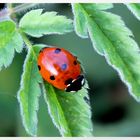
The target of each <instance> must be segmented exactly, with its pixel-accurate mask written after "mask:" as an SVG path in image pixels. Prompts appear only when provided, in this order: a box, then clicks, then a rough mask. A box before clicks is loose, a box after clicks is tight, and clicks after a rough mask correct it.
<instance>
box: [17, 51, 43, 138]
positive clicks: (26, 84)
mask: <svg viewBox="0 0 140 140" xmlns="http://www.w3.org/2000/svg"><path fill="white" fill-rule="evenodd" d="M36 55H37V53H36V52H35V50H34V49H29V50H28V54H27V57H26V60H25V63H24V69H23V75H22V79H21V87H20V90H19V92H18V101H19V103H20V111H21V117H22V120H23V125H24V127H25V129H26V131H27V132H28V133H29V134H30V135H32V136H35V135H36V133H37V122H38V121H37V111H38V108H39V107H38V106H39V96H40V94H41V90H40V83H41V82H42V78H41V76H40V74H39V72H38V67H37V56H36Z"/></svg>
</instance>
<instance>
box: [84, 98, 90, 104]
mask: <svg viewBox="0 0 140 140" xmlns="http://www.w3.org/2000/svg"><path fill="white" fill-rule="evenodd" d="M83 99H84V100H85V102H86V103H87V104H88V105H89V104H90V101H89V99H88V98H87V97H86V96H84V98H83Z"/></svg>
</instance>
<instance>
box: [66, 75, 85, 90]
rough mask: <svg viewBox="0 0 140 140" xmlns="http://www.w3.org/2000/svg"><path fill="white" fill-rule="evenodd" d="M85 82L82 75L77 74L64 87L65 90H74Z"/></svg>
mask: <svg viewBox="0 0 140 140" xmlns="http://www.w3.org/2000/svg"><path fill="white" fill-rule="evenodd" d="M84 84H85V78H84V76H83V75H79V76H78V77H77V78H76V79H74V80H72V81H71V82H70V83H69V84H68V85H67V87H66V89H65V91H66V92H76V91H78V90H80V89H81V88H82V86H83V85H84Z"/></svg>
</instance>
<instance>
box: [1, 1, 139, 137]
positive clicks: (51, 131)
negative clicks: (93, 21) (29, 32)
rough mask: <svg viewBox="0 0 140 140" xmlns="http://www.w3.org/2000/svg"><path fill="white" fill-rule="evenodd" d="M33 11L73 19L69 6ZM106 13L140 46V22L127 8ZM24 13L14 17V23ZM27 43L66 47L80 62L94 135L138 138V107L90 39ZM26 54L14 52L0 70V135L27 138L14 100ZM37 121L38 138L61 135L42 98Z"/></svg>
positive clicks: (63, 38)
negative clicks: (119, 21) (118, 20)
mask: <svg viewBox="0 0 140 140" xmlns="http://www.w3.org/2000/svg"><path fill="white" fill-rule="evenodd" d="M35 8H43V9H44V11H57V12H58V14H62V15H66V16H67V17H69V18H72V19H73V15H72V12H71V5H70V4H39V5H38V6H36V7H35ZM35 8H33V9H35ZM27 11H28V10H27ZM109 11H111V12H113V13H115V14H118V15H120V16H121V17H122V19H123V20H124V21H125V23H126V25H127V27H128V28H130V29H131V30H132V32H133V34H134V36H135V38H134V39H135V40H136V41H137V43H138V44H139V45H140V35H139V33H140V22H139V21H138V20H137V19H136V18H135V17H134V16H133V15H132V13H130V11H129V10H128V9H127V7H126V6H125V5H123V4H115V5H114V8H113V9H110V10H109ZM25 12H26V11H24V12H20V13H18V14H17V21H18V20H19V19H20V17H21V16H23V14H24V13H25ZM30 40H31V41H32V43H33V44H38V43H44V44H48V45H54V46H58V47H62V48H65V49H67V50H69V51H71V52H72V53H73V54H75V55H76V56H77V57H78V58H79V60H80V61H81V62H82V65H83V67H84V68H85V71H86V74H85V76H86V78H87V80H88V82H89V87H90V89H89V95H90V102H91V108H92V121H93V127H94V135H95V136H140V109H139V108H140V104H139V103H137V102H136V101H135V100H134V99H133V98H132V96H130V94H129V93H128V90H127V87H126V86H125V85H124V84H123V83H122V82H121V80H120V78H119V76H118V74H117V73H116V72H115V70H114V69H113V68H112V67H110V66H109V65H108V64H107V62H106V60H105V58H104V57H102V56H100V55H98V54H97V53H96V52H95V50H94V49H93V47H92V44H91V41H90V40H89V39H82V38H80V37H78V36H77V35H76V34H75V33H74V32H72V33H68V34H65V35H49V36H48V35H46V36H43V37H41V38H36V39H34V38H31V37H30ZM26 53H27V52H26V49H24V50H23V52H22V53H21V54H17V53H16V54H15V58H14V60H13V63H12V64H11V65H10V66H9V67H8V68H6V69H3V70H2V71H0V136H28V135H27V134H26V132H25V130H24V128H23V125H22V122H21V116H20V111H19V104H18V102H17V99H16V96H17V91H18V89H19V87H20V79H21V74H22V71H23V70H22V68H23V63H24V59H25V57H26ZM38 120H39V123H38V136H60V134H59V132H58V130H57V129H56V128H55V126H54V125H53V123H52V121H51V119H50V116H49V114H48V111H47V107H46V104H45V102H44V100H43V97H41V98H40V109H39V112H38Z"/></svg>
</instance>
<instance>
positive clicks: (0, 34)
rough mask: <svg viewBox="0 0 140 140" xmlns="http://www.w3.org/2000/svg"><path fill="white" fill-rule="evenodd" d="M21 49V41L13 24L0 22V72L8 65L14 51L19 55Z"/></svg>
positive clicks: (11, 22)
mask: <svg viewBox="0 0 140 140" xmlns="http://www.w3.org/2000/svg"><path fill="white" fill-rule="evenodd" d="M22 48H23V40H22V38H21V36H20V34H19V33H18V32H17V29H16V25H15V23H14V22H13V21H11V20H8V21H3V22H0V70H1V69H2V67H3V66H4V67H8V66H9V65H10V64H11V63H12V60H13V57H14V53H15V51H16V52H18V53H20V52H21V51H22Z"/></svg>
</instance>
